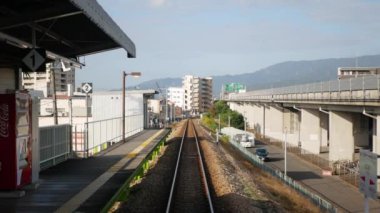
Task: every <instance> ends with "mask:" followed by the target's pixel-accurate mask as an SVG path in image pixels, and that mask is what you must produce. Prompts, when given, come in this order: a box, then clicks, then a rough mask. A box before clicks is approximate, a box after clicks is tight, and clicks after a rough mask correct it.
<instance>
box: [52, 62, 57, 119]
mask: <svg viewBox="0 0 380 213" xmlns="http://www.w3.org/2000/svg"><path fill="white" fill-rule="evenodd" d="M55 66H56V65H55V64H54V63H53V66H52V67H51V69H50V74H51V81H52V84H53V108H54V109H53V116H54V125H58V113H57V93H56V88H55Z"/></svg>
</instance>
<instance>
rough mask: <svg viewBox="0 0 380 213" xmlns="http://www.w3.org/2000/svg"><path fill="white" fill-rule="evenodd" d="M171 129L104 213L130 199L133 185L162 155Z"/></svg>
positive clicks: (120, 189)
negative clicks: (162, 149)
mask: <svg viewBox="0 0 380 213" xmlns="http://www.w3.org/2000/svg"><path fill="white" fill-rule="evenodd" d="M170 132H171V129H170V130H169V131H168V132H167V133H166V134H165V135H164V136H163V137H162V139H161V140H160V141H159V142H158V143H157V145H156V146H155V147H154V148H153V149H152V150H151V151H150V152H149V154H147V156H146V157H145V158H144V160H142V161H141V162H140V164H139V165H138V166H137V167H136V169H135V171H134V172H133V173H132V175H131V176H130V177H129V178H128V179H127V180H126V181H125V182H124V184H123V185H122V186H121V187H120V188H119V190H118V191H117V192H116V193H115V194H114V196H113V197H112V198H111V199H110V200H109V201H108V203H107V204H106V205H105V206H104V207H103V209H102V210H101V212H102V213H106V212H109V210H110V209H111V208H112V207H113V206H114V205H115V204H116V203H120V202H124V201H126V200H127V199H128V196H129V193H130V187H131V185H132V184H133V183H134V182H136V181H139V180H140V179H141V178H142V177H143V176H144V174H146V172H147V171H148V170H149V167H150V165H151V163H152V162H153V160H155V159H156V158H157V156H158V155H159V154H160V153H161V148H162V147H163V146H164V144H165V142H166V139H167V137H168V135H169V134H170Z"/></svg>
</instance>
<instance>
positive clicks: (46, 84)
mask: <svg viewBox="0 0 380 213" xmlns="http://www.w3.org/2000/svg"><path fill="white" fill-rule="evenodd" d="M51 66H52V64H51V63H50V64H47V68H46V72H31V73H23V74H22V85H23V87H24V89H28V90H40V91H42V92H43V93H44V96H45V97H51V96H52V95H53V82H52V76H51V74H52V72H51V69H52V68H51ZM54 74H55V75H54V76H55V89H56V92H57V94H61V95H71V94H72V92H73V89H74V85H75V70H74V68H72V69H71V70H70V71H65V72H63V71H62V70H61V69H56V70H55V72H54Z"/></svg>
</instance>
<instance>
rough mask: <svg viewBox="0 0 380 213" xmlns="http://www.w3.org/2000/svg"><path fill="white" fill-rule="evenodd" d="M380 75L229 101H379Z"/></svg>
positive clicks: (241, 96) (254, 93)
mask: <svg viewBox="0 0 380 213" xmlns="http://www.w3.org/2000/svg"><path fill="white" fill-rule="evenodd" d="M379 91H380V75H371V76H363V77H358V78H348V79H341V80H334V81H324V82H317V83H310V84H301V85H294V86H288V87H280V88H272V89H263V90H253V91H249V92H246V93H241V94H231V95H230V96H229V97H226V99H227V100H270V101H276V100H305V99H306V100H329V101H331V100H337V101H341V100H344V101H347V100H367V101H371V100H379V98H380V92H379Z"/></svg>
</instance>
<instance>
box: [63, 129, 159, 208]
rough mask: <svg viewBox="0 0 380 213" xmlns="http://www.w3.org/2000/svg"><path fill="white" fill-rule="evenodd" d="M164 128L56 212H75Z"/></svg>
mask: <svg viewBox="0 0 380 213" xmlns="http://www.w3.org/2000/svg"><path fill="white" fill-rule="evenodd" d="M163 131H164V130H160V131H158V132H157V133H156V134H154V135H153V136H151V137H150V138H148V140H146V141H145V142H143V143H142V144H140V145H139V146H138V147H136V148H135V149H134V150H133V151H132V152H130V153H128V154H127V155H125V156H124V157H123V158H122V159H121V160H119V161H118V162H117V163H115V164H114V165H113V166H112V167H111V168H109V169H108V170H107V171H106V172H104V173H103V174H102V175H100V176H99V177H98V178H96V179H95V180H94V181H92V182H91V183H90V184H89V185H87V186H86V187H85V188H84V189H82V190H81V191H80V192H79V193H77V194H76V195H75V196H73V197H72V198H71V199H70V200H69V201H67V202H66V203H65V204H63V205H62V206H61V207H60V208H59V209H58V210H57V211H56V212H73V211H75V209H77V208H79V206H80V205H81V204H82V203H83V202H84V201H86V200H87V199H88V198H89V197H91V195H93V194H94V193H95V192H96V191H97V190H98V189H99V188H100V187H102V186H103V184H105V183H106V182H107V181H108V180H109V179H110V178H111V177H112V176H113V175H114V174H115V173H116V172H118V171H119V170H120V169H121V168H122V167H123V166H124V165H125V164H126V163H127V162H128V161H130V160H131V159H133V158H134V157H135V156H136V155H137V154H139V153H140V152H141V150H143V149H144V148H145V147H146V146H147V145H149V144H150V143H151V142H152V141H153V140H154V139H155V138H156V137H157V136H159V135H160V134H161V133H162V132H163Z"/></svg>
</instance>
